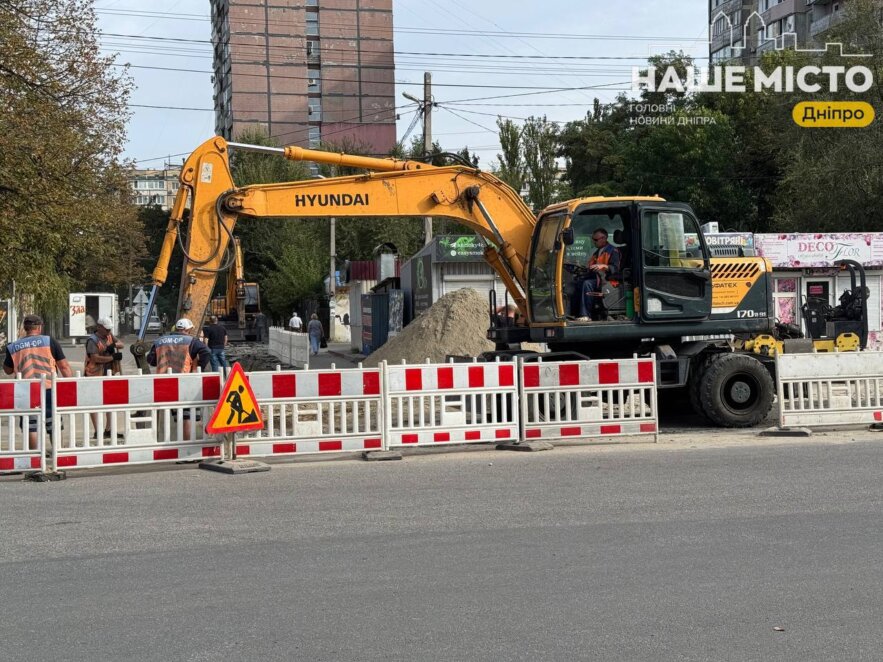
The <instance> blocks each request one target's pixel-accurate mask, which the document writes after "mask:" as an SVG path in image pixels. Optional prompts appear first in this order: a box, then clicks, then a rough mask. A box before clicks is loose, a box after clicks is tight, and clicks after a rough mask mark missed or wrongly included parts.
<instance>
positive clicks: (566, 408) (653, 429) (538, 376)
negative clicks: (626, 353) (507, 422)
mask: <svg viewBox="0 0 883 662" xmlns="http://www.w3.org/2000/svg"><path fill="white" fill-rule="evenodd" d="M519 370H520V371H521V398H520V400H521V417H522V421H523V424H524V438H525V440H526V441H531V440H535V439H542V440H546V441H548V440H589V441H613V440H615V439H616V438H618V437H623V436H632V435H648V434H650V435H654V437H655V436H656V435H657V434H658V430H659V423H658V417H657V410H656V362H655V361H654V360H653V359H622V360H615V361H572V362H562V363H543V362H540V363H524V362H523V361H522V362H520V363H519Z"/></svg>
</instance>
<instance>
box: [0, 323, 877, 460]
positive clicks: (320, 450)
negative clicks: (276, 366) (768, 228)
mask: <svg viewBox="0 0 883 662" xmlns="http://www.w3.org/2000/svg"><path fill="white" fill-rule="evenodd" d="M291 335H295V334H291ZM819 356H820V357H823V358H826V357H829V356H833V355H819ZM837 356H838V358H841V359H842V358H843V357H844V355H837ZM851 356H852V357H855V356H857V355H851ZM847 358H849V357H847ZM881 374H883V373H881ZM224 377H225V375H224V374H223V373H191V374H168V375H138V376H131V377H130V376H116V377H114V376H107V377H75V378H55V379H53V380H52V382H51V384H52V388H51V391H50V390H48V389H46V387H45V385H43V384H41V383H40V381H39V380H28V381H23V380H19V381H9V382H6V383H2V382H0V471H6V472H9V471H22V470H27V469H33V470H37V469H40V470H44V469H45V468H46V466H47V462H46V461H45V459H44V450H45V449H46V448H47V444H46V440H45V437H46V432H45V429H46V426H47V423H48V422H49V421H48V419H47V416H46V413H47V412H49V411H54V415H53V416H52V417H51V420H52V423H53V425H52V426H51V436H52V448H51V454H50V455H49V457H50V461H49V462H48V465H49V467H50V468H51V469H75V468H76V469H79V468H88V467H100V466H107V465H119V464H123V465H126V464H148V463H155V462H167V461H184V460H200V459H207V458H216V457H220V456H221V446H222V441H223V439H222V437H215V436H212V435H209V434H207V433H206V432H205V425H206V423H207V422H208V420H209V419H210V418H211V414H212V412H213V410H214V409H215V407H216V405H217V403H218V401H219V399H220V397H221V386H222V383H223V380H224ZM246 377H247V379H248V380H249V384H250V386H251V387H252V390H253V392H254V396H255V399H256V401H257V403H258V405H259V406H260V407H261V410H262V414H263V419H264V427H263V428H262V429H260V430H257V431H254V432H248V433H242V434H240V435H239V438H238V441H237V447H236V451H237V456H239V457H243V458H245V457H252V458H257V457H278V456H286V455H298V456H300V455H308V454H329V453H352V452H356V451H366V450H386V449H392V448H414V447H417V448H420V447H427V446H433V447H438V446H443V445H451V444H480V443H513V442H518V441H530V440H535V439H542V440H564V441H572V440H575V439H577V438H578V439H581V440H589V441H608V440H611V439H615V438H619V437H623V436H626V435H629V436H631V435H654V436H655V435H656V434H657V431H658V422H657V407H656V392H655V381H656V371H655V362H654V361H653V360H652V359H628V360H620V361H576V362H565V363H553V362H548V363H543V362H540V363H525V362H523V361H519V362H518V363H511V362H496V363H485V362H472V363H447V364H429V363H427V364H423V365H405V364H401V365H387V364H386V363H382V364H381V365H380V367H378V368H361V367H360V368H357V369H344V370H335V369H331V370H297V371H295V370H281V369H280V370H277V371H275V372H252V373H249V374H248V375H247V376H246ZM880 379H881V380H883V377H881V378H880ZM856 388H858V389H859V391H858V392H861V393H870V392H871V390H872V389H871V386H870V382H868V381H867V380H866V381H864V382H862V385H861V386H859V387H856ZM862 389H863V390H862ZM874 389H876V390H873V393H874V398H875V399H874V403H877V406H879V401H880V397H881V396H883V386H879V385H878V384H877V383H876V382H875V383H874ZM780 397H781V396H780ZM869 406H870V405H869ZM871 415H873V414H871ZM876 415H877V416H879V411H878V413H877V414H876ZM31 432H33V438H34V442H33V443H34V446H33V448H32V447H31V443H30V440H29V436H30V433H31Z"/></svg>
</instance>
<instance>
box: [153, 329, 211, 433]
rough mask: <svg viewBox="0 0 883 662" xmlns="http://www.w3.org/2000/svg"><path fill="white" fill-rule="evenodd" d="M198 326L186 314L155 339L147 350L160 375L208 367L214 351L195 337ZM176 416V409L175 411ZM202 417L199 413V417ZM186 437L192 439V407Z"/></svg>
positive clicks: (185, 412)
mask: <svg viewBox="0 0 883 662" xmlns="http://www.w3.org/2000/svg"><path fill="white" fill-rule="evenodd" d="M193 331H194V326H193V322H191V321H190V320H189V319H187V318H186V317H182V318H181V319H179V320H178V321H177V322H175V330H174V331H173V332H172V333H170V334H168V335H165V336H162V337H161V338H157V339H156V340H154V341H153V347H151V348H150V351H149V352H148V353H147V363H148V364H150V365H152V366H156V373H157V374H166V373H168V372H172V373H188V372H193V371H194V370H195V366H196V365H197V364H198V365H199V367H200V368H201V369H202V370H205V369H206V367H208V365H209V363H210V362H211V356H212V353H211V351H209V348H208V347H207V346H206V345H205V343H203V342H202V341H201V340H198V339H196V338H194V337H193ZM172 416H175V417H176V418H177V416H176V412H175V411H172ZM200 418H201V416H200V412H199V411H197V412H196V420H197V421H199V420H200ZM184 439H185V440H186V439H190V410H189V409H185V410H184Z"/></svg>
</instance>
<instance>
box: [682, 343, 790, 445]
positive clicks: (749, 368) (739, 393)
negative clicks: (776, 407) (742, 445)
mask: <svg viewBox="0 0 883 662" xmlns="http://www.w3.org/2000/svg"><path fill="white" fill-rule="evenodd" d="M697 368H698V371H697V372H696V373H695V374H694V380H695V383H694V384H691V395H693V394H694V393H695V395H693V399H694V407H695V406H696V405H698V406H699V408H700V411H701V412H702V414H703V415H704V416H705V417H706V418H707V419H708V420H709V421H711V422H712V423H713V424H715V425H719V426H721V427H726V428H748V427H752V426H755V425H757V424H758V423H760V422H761V421H763V420H764V419H765V418H766V417H767V415H768V414H769V412H770V409H771V408H772V406H773V396H774V395H775V392H776V388H775V384H773V378H772V377H770V373H769V372H768V371H767V369H766V368H765V367H764V365H763V364H762V363H761V362H760V361H758V360H757V359H755V358H754V357H751V356H748V355H746V354H712V355H710V356H709V357H708V358H707V359H706V360H704V361H703V362H702V363H701V364H699V365H698V366H697ZM694 389H695V391H694Z"/></svg>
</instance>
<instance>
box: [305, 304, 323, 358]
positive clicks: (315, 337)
mask: <svg viewBox="0 0 883 662" xmlns="http://www.w3.org/2000/svg"><path fill="white" fill-rule="evenodd" d="M307 333H308V334H310V353H311V354H312V355H313V356H318V354H319V345H320V344H321V342H322V338H324V337H325V330H324V329H323V328H322V322H320V321H319V316H318V315H317V314H316V313H313V314H312V315H310V323H309V324H307Z"/></svg>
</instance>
